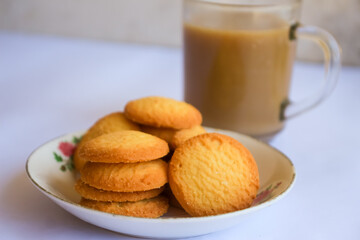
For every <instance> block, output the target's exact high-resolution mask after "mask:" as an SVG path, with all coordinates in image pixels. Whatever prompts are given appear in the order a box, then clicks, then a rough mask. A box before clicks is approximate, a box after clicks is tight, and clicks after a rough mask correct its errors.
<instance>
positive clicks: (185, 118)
mask: <svg viewBox="0 0 360 240" xmlns="http://www.w3.org/2000/svg"><path fill="white" fill-rule="evenodd" d="M125 116H126V117H127V118H129V119H130V120H132V121H134V122H137V123H140V124H143V125H148V126H152V127H161V128H174V129H183V128H191V127H193V126H196V125H200V124H201V122H202V116H201V113H200V112H199V111H198V110H197V109H196V108H195V107H193V106H192V105H190V104H188V103H185V102H180V101H177V100H174V99H171V98H164V97H145V98H140V99H137V100H134V101H130V102H129V103H127V104H126V106H125Z"/></svg>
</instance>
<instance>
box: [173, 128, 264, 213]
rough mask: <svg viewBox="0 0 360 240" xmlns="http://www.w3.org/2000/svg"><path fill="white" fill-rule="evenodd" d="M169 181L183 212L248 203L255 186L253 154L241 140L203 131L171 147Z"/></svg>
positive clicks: (227, 208) (216, 210)
mask: <svg viewBox="0 0 360 240" xmlns="http://www.w3.org/2000/svg"><path fill="white" fill-rule="evenodd" d="M169 184H170V187H171V190H172V192H173V194H174V195H175V197H176V199H177V200H178V201H179V203H180V204H181V206H182V207H183V208H184V209H185V211H186V212H187V213H189V214H190V215H192V216H208V215H217V214H222V213H227V212H232V211H236V210H240V209H244V208H247V207H249V206H250V205H251V203H252V201H253V200H254V199H255V197H256V193H257V190H258V188H259V174H258V169H257V165H256V162H255V160H254V158H253V156H252V155H251V153H250V152H249V151H248V150H247V149H246V148H245V147H244V146H243V145H242V144H241V143H239V142H238V141H236V140H235V139H233V138H231V137H229V136H226V135H222V134H217V133H205V134H201V135H198V136H195V137H193V138H190V139H189V140H187V141H185V142H184V143H183V144H182V145H180V147H178V148H177V149H176V150H175V152H174V155H173V157H172V159H171V161H170V164H169Z"/></svg>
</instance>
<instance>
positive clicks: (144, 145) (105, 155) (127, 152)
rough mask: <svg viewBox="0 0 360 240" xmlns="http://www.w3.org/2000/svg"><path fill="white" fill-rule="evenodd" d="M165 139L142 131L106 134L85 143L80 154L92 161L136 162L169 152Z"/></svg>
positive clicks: (159, 156)
mask: <svg viewBox="0 0 360 240" xmlns="http://www.w3.org/2000/svg"><path fill="white" fill-rule="evenodd" d="M168 152H169V146H168V144H167V142H165V141H164V140H162V139H160V138H158V137H155V136H153V135H150V134H147V133H143V132H140V131H132V130H127V131H119V132H114V133H109V134H104V135H101V136H99V137H96V138H94V139H92V140H90V141H87V142H86V143H84V145H83V146H81V148H80V149H79V156H80V157H81V158H83V159H85V160H86V161H90V162H105V163H134V162H144V161H150V160H154V159H158V158H161V157H163V156H165V155H166V154H168Z"/></svg>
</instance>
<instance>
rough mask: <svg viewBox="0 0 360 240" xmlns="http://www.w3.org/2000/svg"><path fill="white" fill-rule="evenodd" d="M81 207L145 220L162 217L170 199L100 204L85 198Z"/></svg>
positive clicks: (161, 198)
mask: <svg viewBox="0 0 360 240" xmlns="http://www.w3.org/2000/svg"><path fill="white" fill-rule="evenodd" d="M80 205H82V206H85V207H88V208H92V209H96V210H98V211H102V212H108V213H111V214H118V215H125V216H132V217H143V218H158V217H161V216H162V215H164V214H165V213H166V212H167V210H168V208H169V203H168V199H167V198H166V197H164V196H158V197H155V198H151V199H146V200H141V201H137V202H100V201H94V200H88V199H84V198H83V199H81V201H80Z"/></svg>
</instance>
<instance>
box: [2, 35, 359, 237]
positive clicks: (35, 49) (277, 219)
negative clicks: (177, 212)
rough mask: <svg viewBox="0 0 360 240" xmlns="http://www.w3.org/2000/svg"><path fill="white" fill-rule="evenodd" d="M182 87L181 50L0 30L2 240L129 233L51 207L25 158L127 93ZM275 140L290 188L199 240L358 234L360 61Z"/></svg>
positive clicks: (298, 83)
mask: <svg viewBox="0 0 360 240" xmlns="http://www.w3.org/2000/svg"><path fill="white" fill-rule="evenodd" d="M322 71H323V70H322V67H321V66H320V65H314V64H304V63H297V64H296V68H295V72H294V78H295V80H294V84H293V88H292V95H293V96H295V97H297V98H301V97H302V96H305V95H306V94H309V93H311V92H314V89H316V86H319V84H320V80H321V78H322V75H323V72H322ZM182 94H183V87H182V59H181V51H180V50H179V49H173V48H163V47H154V46H141V45H129V44H118V43H103V42H92V41H85V40H74V39H62V38H55V37H45V36H30V35H21V34H13V33H6V32H0V150H1V157H0V163H1V167H0V238H1V239H86V240H89V239H132V238H131V237H128V236H124V235H121V234H117V233H113V232H110V231H107V230H104V229H101V228H98V227H96V226H92V225H90V224H88V223H86V222H83V221H82V220H79V219H77V218H76V217H73V216H72V215H70V214H69V213H67V212H66V211H64V210H63V209H61V208H60V207H58V206H57V205H55V204H54V203H53V202H52V201H51V200H49V199H48V198H46V197H45V196H44V195H43V194H42V193H40V192H39V191H37V190H36V189H35V187H33V186H32V184H31V183H30V181H29V179H28V178H27V176H26V173H25V161H26V159H27V157H28V155H29V154H30V153H31V152H32V150H34V149H35V148H36V147H38V146H39V145H41V144H42V143H44V142H46V141H47V140H49V139H51V138H54V137H56V136H59V135H62V134H64V133H68V132H72V131H76V130H80V129H86V128H87V127H89V126H90V125H91V124H92V123H93V122H94V121H95V120H96V119H98V118H99V117H101V116H103V115H105V114H107V113H110V112H113V111H118V110H122V109H123V107H124V105H125V103H126V102H127V101H128V100H130V99H134V98H138V97H142V96H148V95H162V96H168V97H173V98H176V99H182ZM271 144H272V145H274V146H275V147H276V148H278V149H280V150H281V151H283V152H284V153H285V154H286V155H288V156H289V157H290V158H291V159H292V161H293V162H294V164H295V167H296V170H297V181H296V183H295V187H294V188H293V190H292V191H291V192H290V193H289V195H288V196H287V197H286V198H284V199H283V200H281V201H279V202H278V203H277V204H275V205H273V206H271V207H268V208H265V209H264V210H262V212H261V213H259V214H257V215H256V217H255V216H254V217H249V220H248V221H245V222H243V223H241V224H240V225H238V226H236V227H234V228H231V229H228V230H225V231H222V232H217V233H214V234H210V235H206V236H201V237H197V238H194V239H292V240H295V239H327V240H329V239H334V240H335V239H360V206H359V203H360V188H359V185H360V154H359V150H360V68H356V67H344V68H343V70H342V73H341V78H340V81H339V83H338V86H337V88H336V89H335V91H334V93H333V94H332V95H331V96H330V98H329V99H327V100H326V101H325V102H324V103H323V104H321V105H320V106H319V107H317V108H316V109H314V110H312V111H310V112H307V113H305V114H303V115H301V116H299V117H297V118H295V119H293V120H291V121H289V122H288V123H287V126H286V128H285V129H284V130H283V131H282V132H281V133H280V134H279V135H278V136H277V137H276V138H275V139H274V140H273V141H272V143H271Z"/></svg>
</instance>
